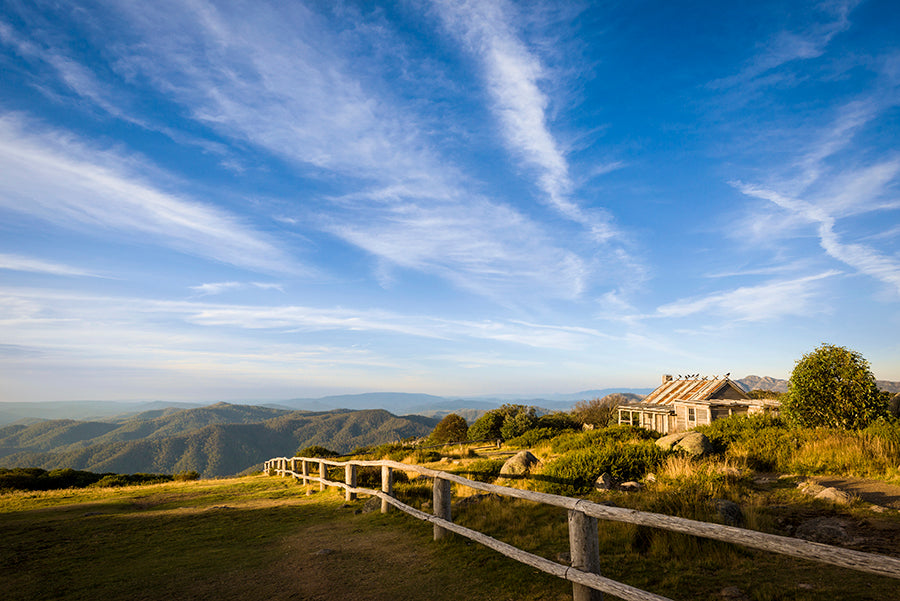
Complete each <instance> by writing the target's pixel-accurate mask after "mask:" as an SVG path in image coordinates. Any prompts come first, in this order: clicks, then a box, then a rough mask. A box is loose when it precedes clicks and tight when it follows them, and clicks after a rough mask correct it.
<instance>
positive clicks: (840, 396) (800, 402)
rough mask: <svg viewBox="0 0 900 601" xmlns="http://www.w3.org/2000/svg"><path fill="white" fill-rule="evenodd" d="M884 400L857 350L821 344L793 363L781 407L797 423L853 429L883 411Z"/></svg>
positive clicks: (876, 416)
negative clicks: (786, 392)
mask: <svg viewBox="0 0 900 601" xmlns="http://www.w3.org/2000/svg"><path fill="white" fill-rule="evenodd" d="M887 401H888V399H887V395H884V394H882V393H881V392H880V391H879V390H878V387H877V386H876V385H875V376H874V375H872V372H871V370H870V369H869V362H868V361H866V360H865V358H863V356H862V355H861V354H860V353H858V352H856V351H851V350H849V349H846V348H844V347H842V346H835V345H833V344H822V345H821V346H819V347H818V348H817V349H815V350H814V351H813V352H811V353H807V354H806V355H803V357H802V358H801V359H800V360H799V361H797V365H796V366H794V371H793V372H792V373H791V379H790V382H789V390H788V394H787V395H786V396H785V397H784V399H783V400H782V411H783V412H784V415H785V417H786V418H787V419H788V420H789V421H790V422H791V423H793V424H796V425H799V426H805V427H817V426H825V427H829V428H845V429H853V430H856V429H860V428H865V427H866V425H868V424H869V423H870V422H872V421H873V420H875V419H877V418H878V417H881V416H884V415H886V413H887V404H888V403H887Z"/></svg>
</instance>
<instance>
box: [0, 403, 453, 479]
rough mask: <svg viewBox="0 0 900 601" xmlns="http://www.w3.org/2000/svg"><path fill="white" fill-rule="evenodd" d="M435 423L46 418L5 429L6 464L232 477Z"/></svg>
mask: <svg viewBox="0 0 900 601" xmlns="http://www.w3.org/2000/svg"><path fill="white" fill-rule="evenodd" d="M436 424H437V420H436V419H432V418H427V417H422V416H407V417H397V416H395V415H392V414H391V413H388V412H387V411H385V410H383V409H371V410H363V411H350V410H337V411H326V412H308V411H289V410H280V409H273V408H269V407H256V406H245V405H230V404H228V403H218V404H216V405H211V406H209V407H200V408H196V409H183V410H154V411H150V412H146V413H142V414H139V415H137V416H132V417H129V418H126V419H120V420H110V421H87V422H85V421H77V420H48V421H41V422H36V423H31V424H14V425H8V426H4V427H2V428H0V466H3V467H10V468H11V467H40V468H44V469H59V468H73V469H81V470H89V471H93V472H117V473H136V472H156V473H176V472H180V471H189V470H195V471H197V472H199V473H200V474H201V475H202V476H204V477H215V476H228V475H234V474H237V473H240V472H243V471H245V470H247V469H249V468H253V467H259V466H261V464H262V462H263V461H265V460H266V459H269V458H271V457H274V456H279V455H289V454H292V453H293V452H294V451H295V450H296V449H298V448H300V447H303V446H308V445H314V444H317V445H322V446H325V447H328V448H330V449H332V450H335V451H338V452H346V451H350V450H352V449H354V448H357V447H360V446H367V445H372V444H381V443H384V442H390V441H393V440H397V439H402V438H408V437H417V436H425V435H427V434H429V433H430V432H431V430H433V429H434V426H435V425H436Z"/></svg>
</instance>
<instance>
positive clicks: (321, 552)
mask: <svg viewBox="0 0 900 601" xmlns="http://www.w3.org/2000/svg"><path fill="white" fill-rule="evenodd" d="M332 553H334V549H319V550H318V551H316V552H315V553H313V555H331V554H332Z"/></svg>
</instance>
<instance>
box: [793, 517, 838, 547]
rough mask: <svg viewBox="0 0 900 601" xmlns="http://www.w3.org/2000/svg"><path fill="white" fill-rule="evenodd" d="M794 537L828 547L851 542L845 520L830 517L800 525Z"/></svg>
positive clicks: (815, 519) (814, 519)
mask: <svg viewBox="0 0 900 601" xmlns="http://www.w3.org/2000/svg"><path fill="white" fill-rule="evenodd" d="M794 536H796V537H797V538H803V539H806V540H811V541H814V542H817V543H825V544H828V545H836V544H839V543H846V542H847V541H849V540H850V535H849V534H848V533H847V525H846V523H845V522H844V521H843V520H839V519H837V518H830V517H818V518H812V519H811V520H806V521H805V522H803V523H802V524H800V526H799V527H798V528H797V531H796V532H795V533H794Z"/></svg>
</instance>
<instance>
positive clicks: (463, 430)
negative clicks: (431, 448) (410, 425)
mask: <svg viewBox="0 0 900 601" xmlns="http://www.w3.org/2000/svg"><path fill="white" fill-rule="evenodd" d="M468 433H469V424H468V423H466V420H465V419H464V418H463V417H461V416H459V415H457V414H455V413H450V414H449V415H445V416H444V419H442V420H441V421H439V422H438V425H436V426H435V427H434V430H433V431H432V432H431V435H430V436H429V437H428V440H429V441H431V442H434V443H442V442H461V441H463V440H466V438H467V437H468Z"/></svg>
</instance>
